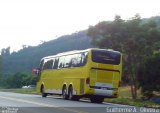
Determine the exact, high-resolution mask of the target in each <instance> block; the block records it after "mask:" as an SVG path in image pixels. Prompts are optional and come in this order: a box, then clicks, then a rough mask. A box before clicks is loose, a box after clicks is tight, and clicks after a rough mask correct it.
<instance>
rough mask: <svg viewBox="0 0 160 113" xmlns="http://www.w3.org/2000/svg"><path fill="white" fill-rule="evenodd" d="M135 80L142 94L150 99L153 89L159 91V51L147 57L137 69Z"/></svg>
mask: <svg viewBox="0 0 160 113" xmlns="http://www.w3.org/2000/svg"><path fill="white" fill-rule="evenodd" d="M137 80H138V83H139V87H140V88H141V91H142V94H143V96H144V97H145V98H147V99H150V98H151V97H152V96H153V91H160V84H159V83H160V53H157V54H155V55H153V56H151V57H149V58H147V59H146V60H145V62H144V64H143V65H141V67H140V68H139V70H138V76H137Z"/></svg>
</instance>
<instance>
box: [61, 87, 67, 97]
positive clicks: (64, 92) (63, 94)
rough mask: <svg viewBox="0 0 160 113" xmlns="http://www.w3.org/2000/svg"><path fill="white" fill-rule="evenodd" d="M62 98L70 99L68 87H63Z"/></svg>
mask: <svg viewBox="0 0 160 113" xmlns="http://www.w3.org/2000/svg"><path fill="white" fill-rule="evenodd" d="M62 96H63V99H68V95H67V88H66V86H63V88H62Z"/></svg>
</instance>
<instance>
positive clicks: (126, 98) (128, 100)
mask: <svg viewBox="0 0 160 113" xmlns="http://www.w3.org/2000/svg"><path fill="white" fill-rule="evenodd" d="M137 95H138V98H137V99H136V100H133V99H132V96H131V91H130V87H129V86H127V87H120V89H119V97H118V98H107V99H105V101H106V102H109V103H116V104H123V105H131V106H138V107H152V108H160V104H157V103H155V102H153V101H150V100H142V99H141V96H142V95H141V93H140V90H138V91H137Z"/></svg>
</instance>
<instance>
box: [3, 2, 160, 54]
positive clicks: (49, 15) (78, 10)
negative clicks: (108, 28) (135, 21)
mask: <svg viewBox="0 0 160 113" xmlns="http://www.w3.org/2000/svg"><path fill="white" fill-rule="evenodd" d="M159 4H160V0H0V50H1V49H2V48H7V47H9V46H10V47H11V51H17V50H19V49H21V48H22V45H31V46H36V45H38V44H40V43H42V42H43V41H49V40H53V39H55V38H57V37H60V36H62V35H67V34H72V33H74V32H77V31H80V30H84V29H87V28H88V27H89V26H90V25H95V24H97V23H98V22H101V21H107V20H113V19H114V17H115V15H120V16H121V17H122V19H129V18H131V17H133V16H134V15H135V14H136V13H139V14H140V15H141V17H142V18H149V17H151V16H160V7H159Z"/></svg>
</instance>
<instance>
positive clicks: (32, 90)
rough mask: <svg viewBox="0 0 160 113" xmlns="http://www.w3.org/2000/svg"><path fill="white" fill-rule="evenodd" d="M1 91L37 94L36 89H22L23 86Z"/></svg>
mask: <svg viewBox="0 0 160 113" xmlns="http://www.w3.org/2000/svg"><path fill="white" fill-rule="evenodd" d="M0 91H4V92H15V93H22V94H36V90H35V89H29V88H28V89H22V88H18V89H0Z"/></svg>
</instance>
